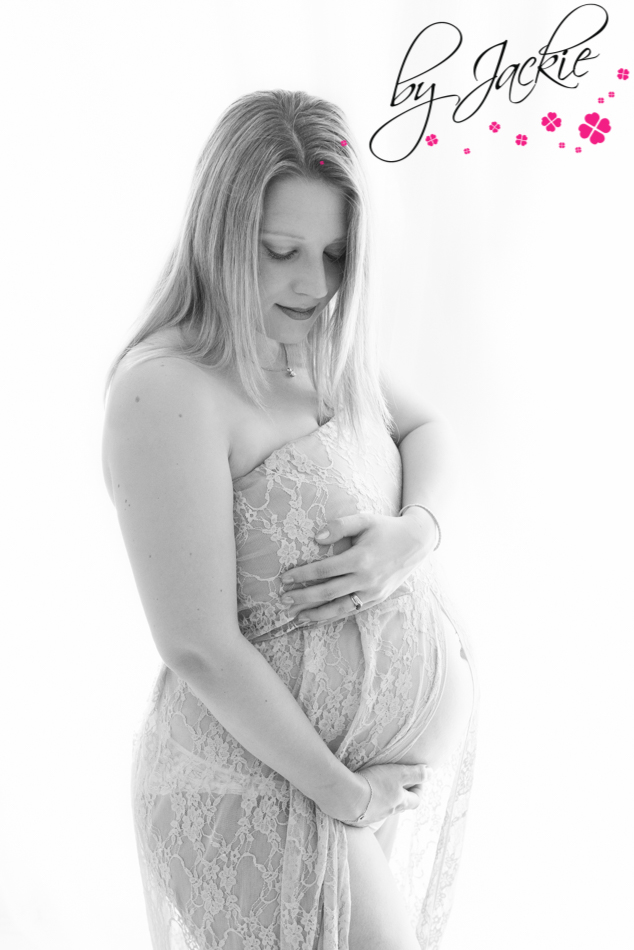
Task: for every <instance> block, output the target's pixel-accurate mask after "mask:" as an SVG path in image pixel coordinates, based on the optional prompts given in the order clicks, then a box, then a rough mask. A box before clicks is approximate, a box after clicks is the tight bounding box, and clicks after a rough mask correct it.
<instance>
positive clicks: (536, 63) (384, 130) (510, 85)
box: [369, 3, 609, 162]
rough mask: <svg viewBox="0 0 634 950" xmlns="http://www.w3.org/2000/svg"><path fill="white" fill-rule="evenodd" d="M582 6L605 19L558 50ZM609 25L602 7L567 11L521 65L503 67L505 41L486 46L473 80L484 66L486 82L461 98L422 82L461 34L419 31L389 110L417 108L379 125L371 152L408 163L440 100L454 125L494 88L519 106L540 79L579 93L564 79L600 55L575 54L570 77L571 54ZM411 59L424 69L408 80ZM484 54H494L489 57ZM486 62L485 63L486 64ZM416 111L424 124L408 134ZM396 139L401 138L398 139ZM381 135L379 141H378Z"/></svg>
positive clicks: (441, 24)
mask: <svg viewBox="0 0 634 950" xmlns="http://www.w3.org/2000/svg"><path fill="white" fill-rule="evenodd" d="M586 7H592V8H594V10H593V11H592V12H596V13H597V14H598V13H599V11H601V12H602V14H603V17H602V19H601V22H600V23H599V25H598V26H597V28H596V29H595V30H594V32H593V33H591V34H590V36H586V37H584V38H583V39H581V40H579V41H578V42H577V43H570V42H568V45H567V46H565V47H564V46H563V45H562V46H561V48H557V47H558V40H557V37H558V35H559V36H560V37H561V33H562V30H563V26H564V24H565V23H566V21H568V20H570V18H571V17H573V16H574V15H575V14H577V12H578V11H579V10H582V9H584V8H586ZM577 19H578V17H577ZM608 20H609V17H608V12H607V10H606V9H605V7H602V6H601V5H600V4H598V3H584V4H581V5H580V6H578V7H575V8H574V9H573V10H571V11H570V13H568V14H567V15H566V16H565V17H564V18H563V20H562V21H561V22H560V23H559V24H558V25H557V27H556V28H555V30H554V31H553V33H552V35H551V37H550V39H549V40H548V42H547V43H546V44H545V45H544V46H542V47H541V48H540V49H539V50H538V53H539V59H538V58H537V57H535V56H529V57H528V59H526V60H525V61H524V62H523V63H521V64H520V63H519V62H517V63H511V64H510V65H508V66H505V67H504V68H502V64H503V60H504V57H505V55H506V52H507V46H508V40H503V41H501V42H499V43H494V44H493V45H492V46H489V47H488V48H487V49H486V50H484V52H482V53H480V55H479V56H478V58H477V59H476V61H475V63H474V66H473V77H474V79H476V80H478V79H479V78H480V77H479V76H478V72H479V70H480V67H482V72H484V69H485V67H486V66H487V64H488V72H489V75H488V77H487V78H486V79H483V80H482V81H480V82H479V83H478V85H477V86H475V87H474V88H473V89H472V90H471V91H470V92H468V93H467V94H466V95H465V96H464V97H462V98H461V97H460V96H459V95H458V94H457V93H446V94H445V95H438V94H437V92H436V89H437V84H436V82H430V83H429V85H428V86H427V88H425V81H424V80H423V79H422V77H423V76H426V75H427V74H428V73H430V72H431V71H432V70H436V69H438V67H440V66H442V64H443V63H445V62H447V60H448V59H451V57H452V56H454V55H455V53H456V52H457V51H458V49H459V48H460V46H461V45H462V33H461V32H460V30H459V29H458V27H457V26H455V25H454V24H452V23H448V22H446V21H444V20H443V21H438V22H436V23H431V24H430V25H429V26H426V27H425V28H424V29H422V30H421V31H420V32H419V33H418V34H417V35H416V36H415V37H414V39H413V40H412V42H411V43H410V46H409V49H408V50H407V52H406V54H405V56H404V57H403V61H402V63H401V66H400V68H399V71H398V75H397V78H396V82H395V84H394V90H393V92H392V98H391V102H390V106H391V107H396V106H400V105H403V104H404V103H405V102H408V100H410V99H412V97H413V101H414V102H417V103H418V105H415V106H410V108H408V109H405V110H404V111H403V112H399V114H398V115H396V116H393V117H392V118H391V119H388V121H387V122H384V123H383V125H381V126H380V127H379V128H378V129H377V130H376V132H374V134H373V135H372V137H371V139H370V143H369V147H370V151H371V152H372V154H373V155H374V156H375V158H378V159H380V161H383V162H401V161H403V160H404V159H405V158H408V157H409V156H410V155H411V154H412V152H414V151H415V150H416V148H417V147H418V145H419V144H420V142H421V139H422V138H423V136H424V134H425V132H426V130H427V127H428V124H429V120H430V117H431V114H432V108H433V106H434V105H435V103H437V102H440V101H441V100H443V99H455V100H457V103H456V105H455V108H454V110H453V113H452V119H453V121H454V122H466V121H467V119H470V118H472V117H473V116H474V115H475V114H476V112H478V111H479V110H480V109H481V108H482V106H483V105H484V103H485V102H486V101H487V99H488V97H489V95H490V93H491V90H492V89H495V90H496V91H499V90H500V89H502V88H504V87H505V86H506V87H507V91H508V96H509V101H510V102H512V103H513V104H516V105H517V104H519V103H521V102H524V101H525V100H526V99H527V98H528V97H529V96H530V95H531V94H532V92H533V90H534V89H535V87H536V86H537V83H538V81H539V79H540V77H541V76H545V77H546V78H547V79H548V80H549V81H550V82H552V83H554V84H555V85H557V86H560V87H562V88H564V89H576V88H578V86H579V83H576V85H568V83H567V80H568V79H570V77H571V76H574V77H575V78H576V79H580V78H581V77H583V76H586V75H587V73H588V70H586V72H583V73H580V72H579V73H578V72H577V65H578V64H579V63H580V62H584V61H585V60H588V59H598V56H599V54H598V53H597V54H596V55H595V56H593V55H592V50H591V49H590V47H587V46H586V47H584V48H583V49H582V50H581V51H580V52H579V53H578V54H577V56H576V58H575V60H574V64H573V66H572V68H571V69H568V72H566V69H567V68H568V62H567V59H566V57H567V56H568V54H569V53H570V52H571V50H574V49H576V48H577V47H579V46H581V44H582V43H588V42H589V41H590V40H591V39H593V38H594V37H595V36H598V34H599V33H601V32H602V31H603V30H604V29H605V28H606V26H607V24H608ZM445 27H448V28H449V29H448V30H447V29H443V28H445ZM570 35H571V34H570V24H568V29H567V30H566V37H567V39H568V40H569V38H570ZM432 41H433V43H434V44H435V46H434V47H433V48H432V49H433V52H432V55H431V60H432V62H431V64H430V65H426V64H425V53H426V51H427V48H428V47H429V45H430V43H431V42H432ZM438 47H441V48H449V51H448V52H447V53H446V55H441V54H437V53H435V50H436V49H437V48H438ZM421 49H422V52H421ZM415 54H416V55H418V56H420V57H421V58H422V65H423V66H424V67H425V68H423V69H422V70H420V71H419V72H417V73H415V74H414V75H412V76H409V77H408V78H404V73H405V72H407V69H406V67H407V64H408V60H413V58H414V55H415ZM488 54H492V55H491V56H490V57H488ZM487 57H488V60H487ZM485 60H487V61H486V62H485ZM535 67H536V68H535ZM534 68H535V72H534V75H532V77H531V78H530V79H529V78H526V79H525V77H524V71H525V70H530V71H532V70H533V69H534ZM516 86H517V87H518V88H517V94H518V95H519V96H520V97H519V98H514V91H515V90H516ZM519 87H522V88H523V89H526V90H527V91H526V92H524V93H523V94H520V90H519ZM419 100H420V101H419ZM425 107H426V108H425ZM420 108H422V109H423V112H421V113H420V118H421V120H423V121H422V126H421V125H418V126H417V127H416V128H415V129H414V130H413V133H412V132H411V129H410V126H412V125H413V123H412V119H411V116H410V119H409V120H406V122H405V123H403V122H402V121H401V120H402V119H403V117H404V116H408V115H410V113H412V112H413V111H414V110H416V109H420ZM395 122H399V129H398V132H397V131H396V130H395V126H394V123H395ZM403 127H405V129H407V134H405V131H404V128H403ZM397 135H398V136H399V138H398V139H397ZM379 136H380V142H379V141H377V138H378V137H379ZM409 138H413V139H415V140H414V144H413V145H412V146H411V147H410V148H409V150H408V151H407V152H406V153H405V154H400V155H399V157H396V158H394V157H388V156H391V154H392V153H393V152H394V151H395V146H394V142H395V141H402V140H403V139H409ZM383 143H385V144H383Z"/></svg>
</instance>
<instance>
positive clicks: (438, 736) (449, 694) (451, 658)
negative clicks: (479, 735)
mask: <svg viewBox="0 0 634 950" xmlns="http://www.w3.org/2000/svg"><path fill="white" fill-rule="evenodd" d="M438 618H439V621H440V623H441V628H442V633H443V635H444V638H445V645H446V670H445V682H444V687H443V690H442V694H441V697H440V699H439V701H438V705H437V706H436V709H435V711H434V714H433V715H432V717H431V719H430V720H429V721H428V722H427V725H426V727H425V728H424V730H423V732H422V733H421V734H420V736H419V737H418V738H417V740H416V742H415V744H414V745H413V746H412V748H411V749H410V750H409V751H408V752H407V753H406V754H405V755H404V756H403V757H402V759H400V760H399V761H402V762H407V763H410V764H415V763H418V762H425V763H426V764H427V765H429V766H431V768H438V767H439V766H441V765H442V764H443V763H444V762H445V761H446V760H447V759H448V758H449V757H450V755H451V753H452V752H453V751H454V749H455V748H456V746H457V745H458V743H459V742H460V740H461V739H462V738H464V735H465V732H466V730H467V726H468V724H469V719H470V717H471V712H472V708H473V700H474V688H473V679H472V674H471V668H470V666H469V661H468V660H467V658H466V655H465V653H464V651H463V650H462V645H461V643H460V640H459V638H458V634H457V632H456V629H455V627H454V625H453V623H452V622H451V621H450V619H449V617H448V616H447V614H446V613H445V612H444V610H442V609H439V610H438Z"/></svg>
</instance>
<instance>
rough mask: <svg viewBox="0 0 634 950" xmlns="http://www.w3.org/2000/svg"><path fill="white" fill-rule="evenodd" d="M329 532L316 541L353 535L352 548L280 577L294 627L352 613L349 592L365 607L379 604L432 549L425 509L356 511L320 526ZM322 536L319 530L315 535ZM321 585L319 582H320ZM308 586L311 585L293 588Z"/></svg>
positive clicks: (432, 531) (430, 524)
mask: <svg viewBox="0 0 634 950" xmlns="http://www.w3.org/2000/svg"><path fill="white" fill-rule="evenodd" d="M324 528H326V529H327V530H328V532H329V534H328V537H327V538H323V539H322V538H316V540H317V541H318V543H320V544H327V545H331V544H333V543H334V542H335V541H339V540H340V539H341V538H344V537H352V538H353V540H352V546H351V547H349V548H348V549H347V550H345V551H342V553H341V554H334V555H331V556H330V557H326V558H323V559H322V560H320V561H311V563H310V564H303V565H302V566H301V567H294V568H293V569H292V570H290V571H287V572H286V573H285V574H283V575H282V578H281V579H282V581H283V582H284V589H285V590H286V591H287V592H288V596H290V597H292V598H293V603H292V604H290V605H289V604H288V603H287V602H286V601H285V600H284V597H283V598H282V602H283V603H286V606H287V613H289V615H290V616H292V617H294V619H295V620H297V622H298V623H301V622H302V621H323V620H331V619H336V618H339V617H344V616H346V615H350V614H354V613H355V612H356V610H355V606H354V604H353V602H352V600H351V599H350V594H356V595H357V596H358V598H359V600H360V601H361V603H362V605H363V608H366V607H371V606H373V605H374V604H379V603H381V601H383V600H385V599H386V597H389V596H390V594H391V593H392V592H393V591H395V590H396V588H397V587H399V586H400V585H401V584H402V583H403V581H404V580H405V578H406V577H407V576H408V575H409V574H411V572H412V570H414V568H415V567H417V566H418V565H419V564H420V563H421V561H423V560H424V559H425V558H426V557H427V555H428V554H429V553H430V552H431V551H432V550H433V548H434V545H435V543H436V528H435V525H434V522H433V519H432V518H431V517H430V516H429V515H428V514H427V512H426V511H424V510H423V509H416V510H414V509H411V508H410V509H408V510H407V511H406V512H404V513H403V515H402V516H400V517H394V516H392V515H375V514H371V513H365V512H362V513H359V514H355V515H346V516H345V517H343V518H333V519H332V520H331V521H329V522H327V523H326V524H325V525H322V527H321V530H323V529H324ZM319 533H320V532H319V531H317V534H319ZM320 581H322V582H323V583H319V582H320ZM306 582H309V583H310V586H309V587H295V588H293V589H292V590H290V588H292V587H293V584H300V583H306ZM284 596H287V595H284Z"/></svg>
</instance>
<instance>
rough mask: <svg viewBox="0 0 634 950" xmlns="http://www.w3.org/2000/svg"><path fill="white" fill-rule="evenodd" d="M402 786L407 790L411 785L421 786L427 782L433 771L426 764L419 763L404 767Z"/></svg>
mask: <svg viewBox="0 0 634 950" xmlns="http://www.w3.org/2000/svg"><path fill="white" fill-rule="evenodd" d="M403 769H404V774H403V779H402V782H403V785H404V786H405V788H409V787H410V786H411V785H421V784H422V783H423V782H428V781H429V779H430V778H431V777H432V775H433V774H434V770H433V769H432V768H431V766H429V765H427V763H426V762H419V763H417V764H416V765H404V766H403Z"/></svg>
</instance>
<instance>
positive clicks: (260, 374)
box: [104, 89, 394, 435]
mask: <svg viewBox="0 0 634 950" xmlns="http://www.w3.org/2000/svg"><path fill="white" fill-rule="evenodd" d="M342 141H345V142H346V144H345V145H342ZM322 162H323V164H322ZM289 177H299V178H306V179H313V180H318V181H323V182H326V183H327V184H329V185H333V186H335V187H337V188H339V189H341V191H342V193H343V196H344V199H345V202H346V210H347V216H348V238H347V250H346V258H345V265H344V271H343V275H342V283H341V286H340V287H339V289H338V291H337V293H336V294H335V295H334V297H333V298H332V299H331V301H330V302H329V303H328V306H327V307H326V308H325V309H324V310H323V311H322V313H321V314H320V316H319V318H318V319H317V320H316V322H315V324H314V325H313V327H312V328H311V330H310V332H309V333H308V334H307V336H306V338H305V340H304V341H302V343H301V344H297V346H298V351H297V352H298V355H299V361H300V362H303V363H304V364H305V365H306V366H307V368H308V371H309V373H310V376H311V380H312V383H313V386H314V387H315V390H316V392H317V398H318V412H319V418H320V420H322V419H325V418H326V417H327V416H330V415H332V414H333V413H335V414H337V416H338V417H339V419H340V421H342V422H343V423H344V424H347V425H349V426H350V427H351V428H352V429H353V431H354V432H355V434H357V435H359V434H360V432H361V431H362V419H363V417H364V416H367V415H370V416H372V417H374V419H376V420H377V421H379V420H380V421H381V422H382V423H383V425H384V426H385V427H386V428H388V430H390V431H393V430H394V423H393V420H392V417H391V414H390V412H389V409H388V407H387V403H386V400H385V397H384V393H383V391H382V387H381V381H380V376H379V372H380V368H379V360H378V347H377V336H376V329H375V326H374V321H373V320H372V319H371V316H370V312H369V288H368V280H369V252H370V247H369V227H368V224H369V202H368V197H367V186H366V182H365V176H364V173H363V169H362V167H361V165H360V162H359V158H358V155H357V149H356V148H355V144H354V138H353V136H352V135H351V134H350V132H349V127H348V123H347V120H346V117H345V115H344V114H343V112H342V110H341V109H339V107H338V106H336V105H334V104H333V103H331V102H328V101H326V100H324V99H318V98H316V97H315V96H310V95H308V94H307V93H305V92H291V91H288V90H284V89H272V90H265V91H259V92H253V93H250V94H248V95H245V96H242V97H241V98H239V99H237V100H236V101H235V102H234V103H232V104H231V105H230V106H229V107H228V108H227V109H226V110H225V111H224V112H223V113H222V115H221V116H220V118H219V120H218V122H217V124H216V126H215V128H214V129H213V131H212V133H211V135H210V136H209V139H208V140H207V142H206V144H205V146H204V148H203V151H202V154H201V156H200V158H199V159H198V162H197V164H196V168H195V172H194V178H193V182H192V185H191V189H190V194H189V198H188V201H187V207H186V211H185V215H184V219H183V223H182V225H181V229H180V234H179V236H178V239H177V241H176V245H175V247H174V249H173V250H172V252H171V254H170V256H169V259H168V261H167V263H166V265H165V267H164V268H163V271H162V273H161V275H160V277H159V280H158V282H157V285H156V287H155V289H154V292H153V293H152V295H151V296H150V298H149V300H148V302H147V303H146V305H145V307H144V309H143V312H142V313H141V316H140V317H139V318H138V320H137V321H136V323H135V325H134V327H133V329H132V332H131V335H130V337H129V339H128V343H127V345H126V346H125V347H124V349H123V350H121V351H120V352H119V353H118V354H117V356H116V357H115V359H114V360H113V361H112V363H111V365H110V367H109V369H108V372H107V376H106V382H105V388H104V402H105V399H106V398H107V393H108V390H109V388H110V385H111V383H112V379H113V376H114V374H115V372H116V370H117V367H118V366H119V363H120V362H121V361H122V360H123V359H124V358H125V359H126V364H128V365H130V364H133V363H138V362H142V361H143V360H145V359H150V358H153V357H158V356H164V355H167V354H169V355H172V356H179V357H182V358H185V359H189V360H193V361H196V362H199V363H202V364H204V365H207V366H215V367H218V368H225V367H232V368H234V369H235V371H236V372H237V374H238V377H239V379H240V381H241V383H242V386H243V387H244V391H245V393H246V395H247V396H248V398H249V399H250V400H251V401H252V402H253V403H254V404H255V405H256V406H258V407H259V408H260V409H261V410H263V411H265V412H266V407H265V406H264V403H263V392H264V391H265V390H266V389H268V387H269V386H270V385H271V383H270V379H269V378H267V374H266V372H265V371H264V370H263V369H262V368H261V367H260V365H259V363H258V360H257V349H256V330H260V332H262V333H264V324H263V316H262V308H261V304H260V297H259V292H258V260H259V241H260V229H261V225H262V218H263V207H264V200H265V196H266V193H267V189H268V188H269V186H270V185H271V184H272V183H273V182H274V181H277V180H279V179H281V178H289ZM177 326H181V327H182V329H184V330H186V331H187V334H188V339H189V340H190V341H191V342H189V343H186V344H184V345H182V346H180V347H178V349H177V350H176V348H175V347H173V346H167V345H165V344H162V345H159V344H158V343H157V342H156V341H152V340H148V341H147V342H145V343H144V341H145V339H146V337H148V336H149V335H150V334H152V333H154V332H155V331H157V330H160V329H163V328H170V327H177ZM133 347H134V352H130V351H131V350H132V348H133Z"/></svg>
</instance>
